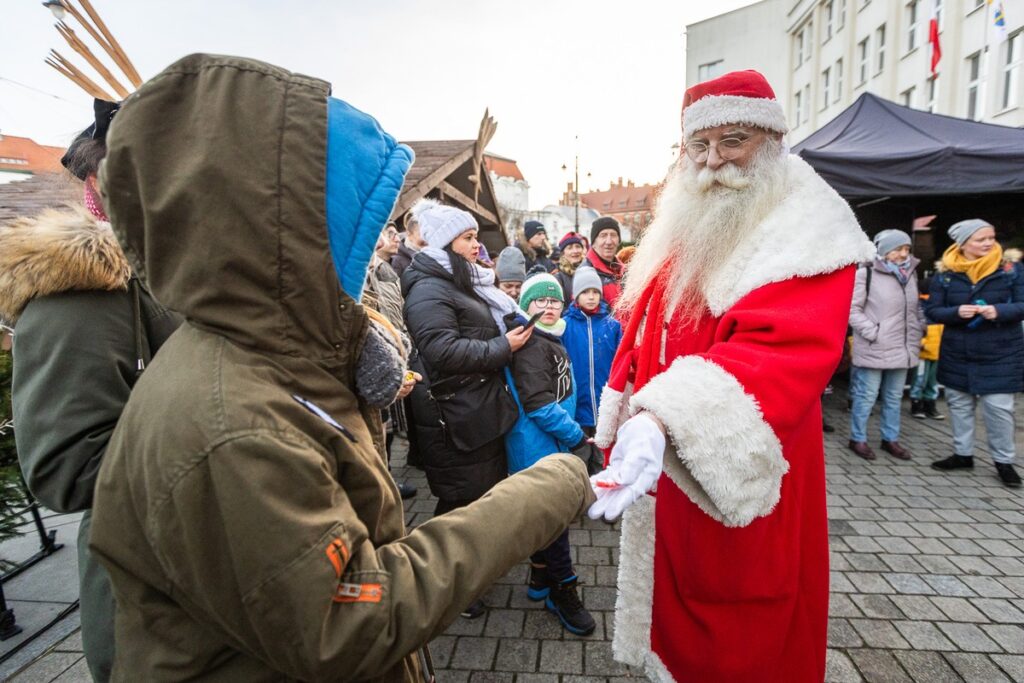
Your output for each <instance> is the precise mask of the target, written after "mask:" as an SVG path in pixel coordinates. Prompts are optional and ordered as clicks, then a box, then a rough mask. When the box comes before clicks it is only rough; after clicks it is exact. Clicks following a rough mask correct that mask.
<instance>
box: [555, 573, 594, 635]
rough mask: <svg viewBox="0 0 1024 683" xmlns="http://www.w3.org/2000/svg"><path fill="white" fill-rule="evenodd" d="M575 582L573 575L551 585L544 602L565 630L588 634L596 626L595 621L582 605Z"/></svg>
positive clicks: (576, 580) (577, 633)
mask: <svg viewBox="0 0 1024 683" xmlns="http://www.w3.org/2000/svg"><path fill="white" fill-rule="evenodd" d="M577 582H578V579H577V578H576V577H575V576H574V577H572V578H571V579H566V580H565V581H562V582H561V583H558V584H555V585H553V586H552V587H551V594H550V595H548V599H547V602H546V603H545V604H546V605H547V608H548V609H549V610H551V611H552V612H554V613H555V615H556V616H557V617H558V620H559V621H560V622H562V626H564V627H565V630H567V631H569V632H570V633H575V634H576V635H578V636H589V635H590V634H591V633H593V632H594V629H595V628H597V622H596V621H594V617H592V616H591V615H590V612H588V611H587V610H586V609H585V608H584V607H583V602H582V601H581V600H580V596H579V595H577V594H576V584H577Z"/></svg>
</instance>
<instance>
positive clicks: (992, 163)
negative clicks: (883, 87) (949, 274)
mask: <svg viewBox="0 0 1024 683" xmlns="http://www.w3.org/2000/svg"><path fill="white" fill-rule="evenodd" d="M793 151H794V153H796V154H799V155H800V156H801V157H803V158H804V159H805V160H806V161H807V162H808V163H809V164H810V165H811V166H813V167H814V169H815V170H816V171H817V172H818V173H819V174H820V175H821V176H822V177H823V178H824V179H825V180H826V181H827V182H828V183H829V184H830V185H831V186H832V187H833V188H835V189H836V191H837V192H839V194H841V195H842V196H843V197H845V198H846V199H847V200H848V201H849V202H850V204H851V205H852V206H853V207H854V210H855V211H856V213H857V215H858V218H860V220H861V223H862V225H863V226H864V227H865V229H866V230H867V231H868V232H869V233H874V232H876V231H877V230H879V229H882V228H885V227H899V228H901V229H904V230H908V231H909V229H910V227H911V224H912V222H913V220H914V219H915V218H918V217H920V216H923V215H932V214H937V215H938V218H937V220H936V221H935V222H934V223H933V224H932V225H933V226H934V227H935V228H936V229H937V234H936V237H938V238H939V240H940V241H943V242H944V241H945V237H946V236H945V230H946V228H948V227H949V226H950V225H951V224H952V223H955V222H956V221H958V220H962V219H963V218H969V217H975V216H977V217H981V218H984V219H986V220H989V221H991V222H992V223H993V224H994V225H996V227H997V229H998V230H999V232H1000V234H1001V240H1002V241H1004V242H1012V243H1024V130H1022V129H1019V128H1009V127H1006V126H998V125H993V124H987V123H978V122H975V121H965V120H963V119H957V118H953V117H951V116H942V115H939V114H930V113H928V112H923V111H918V110H916V109H911V108H909V107H903V106H900V105H898V104H895V103H894V102H889V101H888V100H884V99H882V98H880V97H876V96H875V95H871V94H867V93H865V94H864V95H861V96H860V97H859V98H858V99H857V101H856V102H854V103H853V104H852V105H850V107H849V108H847V109H846V111H844V112H842V113H841V114H839V116H837V117H836V118H835V119H833V120H832V121H830V122H829V123H827V124H826V125H825V126H824V127H822V128H821V129H820V130H818V131H816V132H815V133H813V134H811V135H810V136H809V137H807V138H806V139H805V140H803V141H802V142H800V144H798V145H796V146H795V147H794V149H793ZM936 246H938V245H936ZM922 256H925V257H926V258H927V256H926V255H924V254H922Z"/></svg>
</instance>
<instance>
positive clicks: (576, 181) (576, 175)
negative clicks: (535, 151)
mask: <svg viewBox="0 0 1024 683" xmlns="http://www.w3.org/2000/svg"><path fill="white" fill-rule="evenodd" d="M568 170H569V169H568V168H567V167H566V165H565V164H562V171H568ZM587 177H588V178H589V177H590V173H587ZM572 194H573V199H574V200H575V201H574V202H573V203H574V205H575V206H576V220H575V221H574V223H575V230H576V232H579V231H580V136H579V135H577V136H576V162H575V166H574V168H573V183H572Z"/></svg>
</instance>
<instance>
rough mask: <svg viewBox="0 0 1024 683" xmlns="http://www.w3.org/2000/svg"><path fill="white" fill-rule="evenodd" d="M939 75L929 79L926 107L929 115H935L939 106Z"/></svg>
mask: <svg viewBox="0 0 1024 683" xmlns="http://www.w3.org/2000/svg"><path fill="white" fill-rule="evenodd" d="M938 102H939V75H938V74H935V75H934V76H932V77H931V78H929V79H928V104H927V106H926V107H925V108H926V109H927V110H928V113H930V114H934V113H935V111H936V109H937V108H938V106H939V104H938Z"/></svg>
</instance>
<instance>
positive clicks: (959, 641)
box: [936, 621, 1002, 652]
mask: <svg viewBox="0 0 1024 683" xmlns="http://www.w3.org/2000/svg"><path fill="white" fill-rule="evenodd" d="M936 626H938V627H939V628H940V629H941V630H942V632H943V633H945V634H946V636H947V637H948V638H949V639H950V640H952V641H953V642H954V643H955V644H956V646H957V647H958V648H960V649H961V650H963V651H965V652H1002V648H1001V647H999V646H998V645H997V644H996V643H995V642H994V641H993V640H992V639H991V638H989V637H988V636H986V635H985V632H984V631H982V630H981V629H980V628H978V626H977V625H975V624H965V623H954V622H943V621H940V622H939V623H938V624H936Z"/></svg>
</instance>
